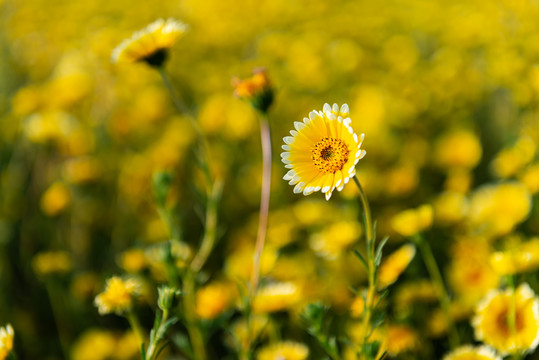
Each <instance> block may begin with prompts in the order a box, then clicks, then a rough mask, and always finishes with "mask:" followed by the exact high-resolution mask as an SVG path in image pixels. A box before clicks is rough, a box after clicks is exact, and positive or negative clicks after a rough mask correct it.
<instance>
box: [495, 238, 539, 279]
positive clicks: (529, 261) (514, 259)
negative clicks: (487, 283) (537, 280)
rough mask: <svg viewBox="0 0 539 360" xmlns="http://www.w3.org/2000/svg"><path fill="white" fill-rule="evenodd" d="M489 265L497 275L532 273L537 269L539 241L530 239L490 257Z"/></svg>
mask: <svg viewBox="0 0 539 360" xmlns="http://www.w3.org/2000/svg"><path fill="white" fill-rule="evenodd" d="M490 264H491V266H492V268H493V269H494V270H495V271H496V272H497V273H498V274H499V275H514V274H517V273H522V272H530V271H534V270H536V269H537V268H538V267H539V239H532V240H530V241H527V242H525V243H522V244H519V245H517V246H511V248H509V249H507V250H505V251H497V252H495V253H493V254H492V255H491V256H490Z"/></svg>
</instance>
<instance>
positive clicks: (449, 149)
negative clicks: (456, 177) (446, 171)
mask: <svg viewBox="0 0 539 360" xmlns="http://www.w3.org/2000/svg"><path fill="white" fill-rule="evenodd" d="M481 155H482V148H481V143H480V142H479V139H478V138H477V136H476V135H475V134H474V133H472V132H471V131H468V130H455V131H452V132H450V133H447V134H444V135H443V136H442V137H440V138H439V139H437V140H436V143H435V146H434V161H435V162H436V164H437V165H438V166H440V167H442V168H454V167H457V168H466V169H471V168H473V167H475V166H476V165H477V164H478V163H479V160H481Z"/></svg>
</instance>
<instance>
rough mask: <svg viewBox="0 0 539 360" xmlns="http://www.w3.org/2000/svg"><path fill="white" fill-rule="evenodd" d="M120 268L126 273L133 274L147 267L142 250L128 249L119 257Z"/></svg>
mask: <svg viewBox="0 0 539 360" xmlns="http://www.w3.org/2000/svg"><path fill="white" fill-rule="evenodd" d="M119 262H120V267H121V268H122V269H124V270H125V271H126V272H128V273H131V274H134V273H137V272H139V271H141V270H143V269H145V268H146V267H147V266H148V259H147V258H146V254H145V252H144V250H142V249H129V250H126V251H124V252H123V254H122V255H121V257H120V261H119Z"/></svg>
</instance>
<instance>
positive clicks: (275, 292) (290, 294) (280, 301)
mask: <svg viewBox="0 0 539 360" xmlns="http://www.w3.org/2000/svg"><path fill="white" fill-rule="evenodd" d="M300 300H301V291H300V289H299V288H298V287H297V286H296V285H295V284H294V283H291V282H283V283H274V284H269V285H266V286H265V287H263V288H262V289H260V290H259V291H258V292H257V294H256V296H255V298H254V300H253V313H255V314H261V313H269V312H275V311H281V310H285V309H289V308H290V307H292V306H294V305H296V304H297V303H298V302H299V301H300Z"/></svg>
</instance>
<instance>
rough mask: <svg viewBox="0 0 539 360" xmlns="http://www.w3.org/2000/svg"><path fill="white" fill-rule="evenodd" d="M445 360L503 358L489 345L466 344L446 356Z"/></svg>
mask: <svg viewBox="0 0 539 360" xmlns="http://www.w3.org/2000/svg"><path fill="white" fill-rule="evenodd" d="M443 360H502V358H501V356H499V355H497V354H496V352H495V351H494V350H493V349H491V348H490V347H488V346H485V345H483V346H478V347H473V346H470V345H464V346H461V347H459V348H457V349H455V350H454V351H452V352H450V353H449V354H447V355H446V356H444V358H443Z"/></svg>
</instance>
